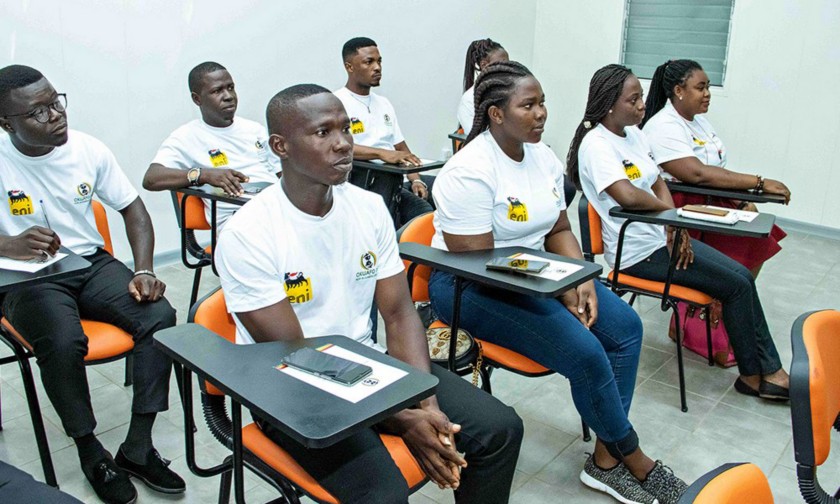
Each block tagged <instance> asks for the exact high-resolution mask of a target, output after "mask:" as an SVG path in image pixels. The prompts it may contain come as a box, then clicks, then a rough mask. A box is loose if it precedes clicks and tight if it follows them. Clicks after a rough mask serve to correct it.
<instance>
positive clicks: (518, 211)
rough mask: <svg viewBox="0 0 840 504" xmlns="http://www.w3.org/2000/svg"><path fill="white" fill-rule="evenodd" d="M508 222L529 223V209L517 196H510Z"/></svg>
mask: <svg viewBox="0 0 840 504" xmlns="http://www.w3.org/2000/svg"><path fill="white" fill-rule="evenodd" d="M507 200H508V220H512V221H515V222H528V207H526V206H525V203H522V202H521V201H519V198H517V197H515V196H508V199H507Z"/></svg>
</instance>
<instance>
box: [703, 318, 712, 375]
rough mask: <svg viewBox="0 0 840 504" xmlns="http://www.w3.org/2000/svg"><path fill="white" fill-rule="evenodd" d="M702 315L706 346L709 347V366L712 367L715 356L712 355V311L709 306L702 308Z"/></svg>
mask: <svg viewBox="0 0 840 504" xmlns="http://www.w3.org/2000/svg"><path fill="white" fill-rule="evenodd" d="M703 313H705V315H706V345H708V347H709V348H708V350H709V365H710V366H714V365H715V356H714V355H712V309H711V308H710V307H709V305H706V307H705V308H703Z"/></svg>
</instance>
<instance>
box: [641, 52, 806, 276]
mask: <svg viewBox="0 0 840 504" xmlns="http://www.w3.org/2000/svg"><path fill="white" fill-rule="evenodd" d="M709 86H710V83H709V76H708V75H706V72H705V71H703V68H702V67H701V66H700V64H699V63H697V62H696V61H692V60H687V59H679V60H670V61H666V62H665V63H663V64H662V65H660V66H659V67H658V68H657V69H656V72H655V73H654V74H653V79H652V80H651V83H650V94H649V96H648V99H647V103H646V107H647V115H646V118H645V119H644V120H642V127H643V128H644V132H645V135H646V136H647V138H648V141H649V142H650V147H651V150H652V152H653V157H654V159H655V160H656V162H657V163H658V164H659V165H660V166H661V167H662V170H663V171H665V172H666V173H667V174H668V175H670V176H671V177H673V178H674V179H676V180H679V181H682V182H686V183H689V184H696V185H701V186H708V187H716V188H720V189H755V190H759V191H764V192H766V193H771V194H781V195H783V196H785V198H786V200H785V202H786V203H787V201H789V200H790V190H789V189H788V188H787V186H785V185H784V184H783V183H781V182H779V181H778V180H773V179H769V178H764V177H762V176H761V175H748V174H746V173H738V172H734V171H731V170H728V169H726V147H725V146H724V145H723V140H721V139H720V137H718V135H717V133H715V129H714V127H712V124H711V123H710V122H709V121H708V119H706V116H705V114H706V112H708V111H709V103H710V102H711V98H712V95H711V92H710V90H709ZM673 198H674V204H675V205H676V206H678V207H682V206H685V205H689V204H707V203H708V204H712V205H716V206H722V207H726V208H742V209H747V210H751V211H755V210H756V208H755V205H754V204H752V203H749V202H747V201H736V200H731V199H724V198H706V197H704V196H702V195H699V194H687V193H682V192H675V193H674V195H673ZM785 236H787V235H786V234H785V232H784V231H782V229H781V228H780V227H779V226H773V231H772V232H771V233H770V236H768V237H766V238H748V237H733V236H724V235H720V234H717V233H702V234H701V233H696V234H695V233H692V237H694V238H698V239H700V240H701V241H702V242H704V243H706V244H708V245H711V246H712V247H714V248H716V249H717V250H720V251H721V252H723V253H724V254H726V255H727V256H729V257H731V258H732V259H735V260H736V261H738V262H739V263H741V264H743V265H744V266H746V267H747V269H749V270H750V271H751V272H752V274H753V277H755V276H757V275H758V272H759V270H760V269H761V265H762V264H764V261H766V260H768V259H770V258H771V257H773V256H774V255H776V253H778V252H779V251H780V250H781V249H782V248H781V247H780V246H779V243H778V242H779V241H780V240H781V239H782V238H784V237H785Z"/></svg>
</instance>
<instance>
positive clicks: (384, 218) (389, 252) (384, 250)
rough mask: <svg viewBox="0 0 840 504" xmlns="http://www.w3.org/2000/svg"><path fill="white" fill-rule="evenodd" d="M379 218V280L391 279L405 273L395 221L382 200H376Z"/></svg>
mask: <svg viewBox="0 0 840 504" xmlns="http://www.w3.org/2000/svg"><path fill="white" fill-rule="evenodd" d="M376 199H377V201H376V208H377V218H376V219H374V222H376V226H377V228H376V248H377V250H378V251H379V261H378V262H379V271H378V272H377V275H376V278H377V279H378V280H381V279H384V278H390V277H392V276H394V275H397V274H402V273H403V272H404V271H405V266H403V262H402V259H400V253H399V249H398V247H397V234H396V233H395V232H394V221H393V220H392V219H391V216H390V215H389V214H388V209H387V208H386V207H385V202H384V201H382V198H376Z"/></svg>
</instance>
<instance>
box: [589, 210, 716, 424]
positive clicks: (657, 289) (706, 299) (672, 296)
mask: <svg viewBox="0 0 840 504" xmlns="http://www.w3.org/2000/svg"><path fill="white" fill-rule="evenodd" d="M578 217H579V219H580V245H581V249H582V250H583V256H584V258H586V260H587V261H594V260H595V256H596V255H600V254H603V253H604V241H603V237H602V235H601V217H600V216H599V215H598V213H597V212H596V211H595V208H593V207H592V205H590V204H589V200H587V199H586V196H584V195H583V194H581V195H580V201H578ZM606 283H607V284H608V285H609V286H610V287H611V288H612V290H613V292H615V293H616V294H618V295H619V296H623V295H624V294H627V293H630V294H631V297H630V305H631V306H632V305H633V302H634V301H635V300H636V296H647V297H652V298H656V299H659V300H660V301H661V302H662V304H661V308H662V311H667V310H672V311H673V312H674V318H675V322H676V323H675V325H676V328H677V331H676V332H677V366H678V368H679V381H680V406H681V409H682V411H684V412H685V411H688V405H687V403H686V397H685V367H684V363H683V354H682V337H683V335H682V324H680V315H679V312H678V311H677V302H679V301H683V302H685V303H688V304H689V305H691V306H694V307H696V308H701V309H703V311H704V315H705V320H706V341H707V344H708V349H709V361H708V362H709V365H710V366H714V359H713V357H712V327H711V317H710V315H709V310H710V309H711V306H712V303H713V302H714V299H713V298H712V297H711V296H709V295H707V294H704V293H703V292H700V291H699V290H696V289H690V288H688V287H684V286H681V285H676V284H670V285H667V284H666V283H665V282H655V281H653V280H645V279H643V278H638V277H634V276H632V275H628V274H627V273H620V274H619V273H617V272H616V271H615V270H613V271H610V273H609V274H608V275H607V282H606Z"/></svg>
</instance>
